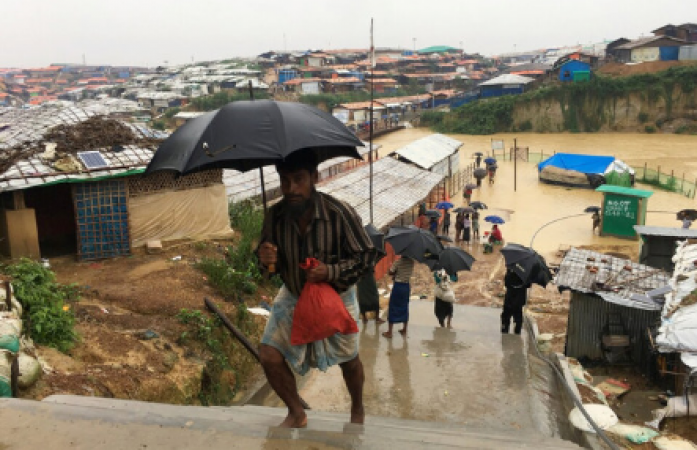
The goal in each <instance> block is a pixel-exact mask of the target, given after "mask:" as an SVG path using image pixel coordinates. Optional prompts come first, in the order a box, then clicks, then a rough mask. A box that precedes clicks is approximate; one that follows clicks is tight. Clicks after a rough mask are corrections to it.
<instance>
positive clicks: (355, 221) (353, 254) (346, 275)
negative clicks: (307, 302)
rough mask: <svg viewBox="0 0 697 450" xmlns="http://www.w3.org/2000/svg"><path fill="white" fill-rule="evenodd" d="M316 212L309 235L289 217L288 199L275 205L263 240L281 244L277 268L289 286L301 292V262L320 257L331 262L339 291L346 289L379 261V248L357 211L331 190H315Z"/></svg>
mask: <svg viewBox="0 0 697 450" xmlns="http://www.w3.org/2000/svg"><path fill="white" fill-rule="evenodd" d="M313 200H314V209H315V214H314V217H313V219H312V220H311V221H310V223H309V225H308V226H307V229H306V231H305V235H304V236H303V235H301V234H300V229H299V228H298V224H297V222H296V221H295V220H292V219H290V218H289V217H288V215H287V214H286V212H285V210H284V202H282V201H281V202H278V203H276V204H275V205H273V206H272V207H271V208H270V209H269V212H268V214H267V215H266V218H265V220H264V227H263V228H262V230H263V231H262V237H261V242H273V243H274V244H275V245H276V246H277V247H278V263H277V264H276V271H277V272H278V273H279V274H280V276H281V279H282V280H283V282H284V283H285V285H286V287H287V288H288V290H289V291H290V292H291V293H293V294H295V295H298V296H299V295H300V292H301V291H302V288H303V286H304V285H305V280H306V276H305V271H304V270H303V269H301V268H300V264H301V263H302V262H303V261H305V259H306V258H317V259H318V260H319V261H321V262H323V263H324V264H326V265H327V268H328V270H329V273H328V277H327V281H328V282H329V284H331V285H332V286H333V287H334V289H336V290H337V292H344V291H346V290H347V289H348V288H349V287H351V285H353V284H355V283H356V282H357V281H358V279H359V278H360V277H361V276H362V275H363V274H364V273H365V272H366V271H367V270H370V268H372V266H373V264H375V260H376V257H377V251H376V250H375V247H373V243H372V241H371V240H370V238H369V237H368V235H367V233H366V232H365V230H364V229H363V225H362V224H361V218H360V217H359V216H358V214H357V213H356V211H355V210H354V209H353V208H352V207H351V206H349V205H347V204H346V203H344V202H342V201H340V200H337V199H335V198H334V197H331V196H329V195H327V194H324V193H321V192H316V193H315V194H313Z"/></svg>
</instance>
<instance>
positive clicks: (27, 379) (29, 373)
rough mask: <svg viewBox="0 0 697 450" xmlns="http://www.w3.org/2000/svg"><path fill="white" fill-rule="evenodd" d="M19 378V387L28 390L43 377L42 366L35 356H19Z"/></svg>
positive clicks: (22, 353)
mask: <svg viewBox="0 0 697 450" xmlns="http://www.w3.org/2000/svg"><path fill="white" fill-rule="evenodd" d="M18 359H19V373H20V375H19V377H18V378H17V385H18V386H19V387H21V388H28V387H30V386H32V385H33V384H34V383H36V382H37V381H38V380H39V377H40V376H41V364H39V361H38V360H37V359H36V358H34V357H33V356H29V355H27V354H26V353H24V352H20V354H19V357H18Z"/></svg>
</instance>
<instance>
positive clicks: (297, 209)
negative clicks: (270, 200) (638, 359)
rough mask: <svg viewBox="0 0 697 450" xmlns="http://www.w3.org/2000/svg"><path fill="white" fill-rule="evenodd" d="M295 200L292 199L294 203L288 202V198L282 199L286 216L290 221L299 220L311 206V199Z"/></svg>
mask: <svg viewBox="0 0 697 450" xmlns="http://www.w3.org/2000/svg"><path fill="white" fill-rule="evenodd" d="M296 199H297V197H296V198H293V200H295V201H290V200H289V199H288V198H284V199H283V201H284V202H285V210H286V215H287V216H288V217H290V218H291V219H298V218H300V217H301V216H302V215H303V214H305V212H306V211H307V210H308V209H309V208H310V206H311V205H312V199H310V198H305V199H302V200H300V199H298V200H296Z"/></svg>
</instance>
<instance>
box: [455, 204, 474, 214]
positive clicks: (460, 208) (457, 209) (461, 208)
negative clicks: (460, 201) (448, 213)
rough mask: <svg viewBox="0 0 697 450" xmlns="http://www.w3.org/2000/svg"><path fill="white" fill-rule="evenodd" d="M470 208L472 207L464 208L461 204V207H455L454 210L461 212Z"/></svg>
mask: <svg viewBox="0 0 697 450" xmlns="http://www.w3.org/2000/svg"><path fill="white" fill-rule="evenodd" d="M468 209H471V208H463V207H462V206H459V207H457V208H455V209H453V212H454V213H457V214H460V213H461V212H467V210H468Z"/></svg>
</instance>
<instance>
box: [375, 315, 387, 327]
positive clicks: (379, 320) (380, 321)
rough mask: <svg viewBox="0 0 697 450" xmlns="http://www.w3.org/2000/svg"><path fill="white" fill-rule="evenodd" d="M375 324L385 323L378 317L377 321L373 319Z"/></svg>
mask: <svg viewBox="0 0 697 450" xmlns="http://www.w3.org/2000/svg"><path fill="white" fill-rule="evenodd" d="M375 323H377V324H378V325H380V324H381V323H385V321H384V320H382V319H381V318H379V317H378V318H377V319H375Z"/></svg>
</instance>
